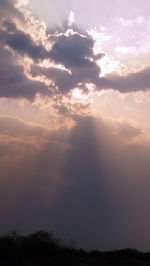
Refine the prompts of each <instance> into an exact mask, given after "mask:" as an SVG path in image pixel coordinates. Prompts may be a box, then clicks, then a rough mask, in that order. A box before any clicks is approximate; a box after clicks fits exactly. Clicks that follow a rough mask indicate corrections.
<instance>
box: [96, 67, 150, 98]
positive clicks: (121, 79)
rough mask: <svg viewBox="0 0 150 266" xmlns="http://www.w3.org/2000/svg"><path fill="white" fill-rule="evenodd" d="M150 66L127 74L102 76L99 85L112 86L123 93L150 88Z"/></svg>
mask: <svg viewBox="0 0 150 266" xmlns="http://www.w3.org/2000/svg"><path fill="white" fill-rule="evenodd" d="M149 77H150V67H147V68H145V69H143V70H141V71H138V72H136V73H131V74H128V75H126V76H119V75H114V74H112V75H107V76H106V77H104V78H101V79H100V80H99V82H98V84H97V85H98V86H100V87H103V88H112V89H115V90H118V91H120V92H122V93H125V92H132V91H139V90H146V89H150V79H149Z"/></svg>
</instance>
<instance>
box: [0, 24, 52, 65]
mask: <svg viewBox="0 0 150 266" xmlns="http://www.w3.org/2000/svg"><path fill="white" fill-rule="evenodd" d="M3 25H4V26H5V27H6V30H7V31H1V32H0V37H1V41H3V43H4V44H5V45H8V46H9V47H11V48H12V49H13V50H15V51H16V52H17V53H18V54H20V55H22V56H24V55H28V56H29V57H30V58H32V59H33V60H39V59H45V58H47V57H48V52H47V51H46V49H45V48H44V47H43V46H42V45H41V46H40V45H37V44H35V43H34V42H33V40H32V39H31V36H30V35H29V34H26V33H24V32H23V31H20V30H18V29H17V28H16V26H15V24H13V23H11V22H7V21H5V22H4V23H3Z"/></svg>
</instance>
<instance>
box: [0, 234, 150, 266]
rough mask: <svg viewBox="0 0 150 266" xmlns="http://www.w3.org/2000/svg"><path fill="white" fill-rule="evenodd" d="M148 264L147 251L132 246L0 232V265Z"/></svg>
mask: <svg viewBox="0 0 150 266" xmlns="http://www.w3.org/2000/svg"><path fill="white" fill-rule="evenodd" d="M6 265H11V266H14V265H15V266H48V265H49V266H51V265H52V266H53V265H55V266H57V265H63V266H67V265H68V266H73V265H74V266H78V265H79V266H98V265H99V266H110V265H115V266H127V265H129V266H130V265H131V266H136V265H137V266H140V265H141V266H150V252H147V253H142V252H139V251H137V250H133V249H125V250H118V251H110V252H100V251H90V252H87V251H85V250H83V249H76V248H74V247H72V246H69V245H66V244H63V243H62V242H61V241H59V240H57V239H55V238H54V237H53V236H52V235H51V234H50V233H47V232H44V231H39V232H36V233H34V234H32V235H29V236H20V235H18V234H16V233H12V234H9V235H4V236H0V266H6Z"/></svg>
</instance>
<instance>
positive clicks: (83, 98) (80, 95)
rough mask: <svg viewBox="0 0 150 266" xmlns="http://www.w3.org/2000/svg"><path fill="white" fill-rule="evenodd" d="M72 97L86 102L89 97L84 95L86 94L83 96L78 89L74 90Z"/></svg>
mask: <svg viewBox="0 0 150 266" xmlns="http://www.w3.org/2000/svg"><path fill="white" fill-rule="evenodd" d="M72 97H73V98H76V99H81V100H83V101H84V100H87V98H88V95H84V94H82V90H80V89H78V88H76V89H74V90H73V92H72Z"/></svg>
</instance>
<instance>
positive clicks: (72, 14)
mask: <svg viewBox="0 0 150 266" xmlns="http://www.w3.org/2000/svg"><path fill="white" fill-rule="evenodd" d="M74 21H75V20H74V12H73V11H70V15H69V23H68V25H69V26H71V25H72V24H73V23H74Z"/></svg>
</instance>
